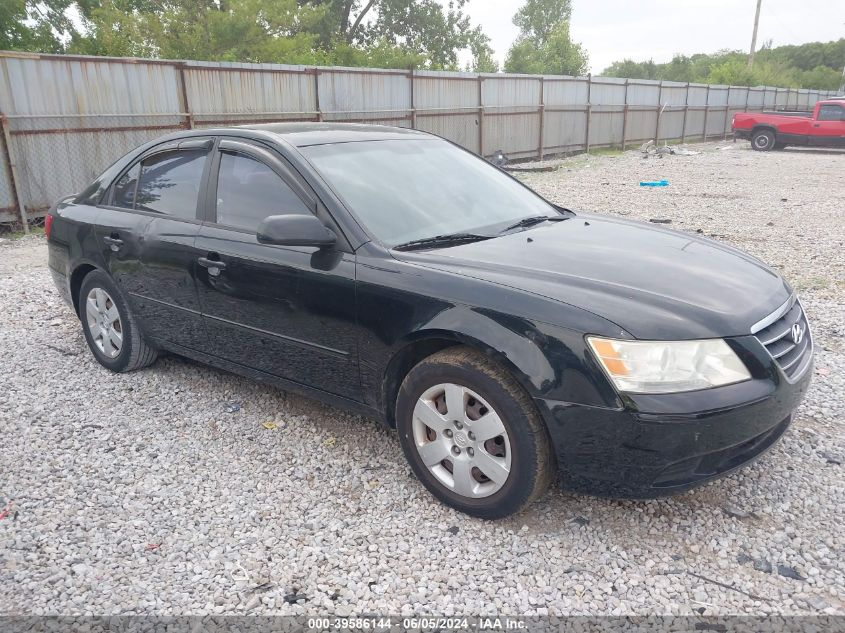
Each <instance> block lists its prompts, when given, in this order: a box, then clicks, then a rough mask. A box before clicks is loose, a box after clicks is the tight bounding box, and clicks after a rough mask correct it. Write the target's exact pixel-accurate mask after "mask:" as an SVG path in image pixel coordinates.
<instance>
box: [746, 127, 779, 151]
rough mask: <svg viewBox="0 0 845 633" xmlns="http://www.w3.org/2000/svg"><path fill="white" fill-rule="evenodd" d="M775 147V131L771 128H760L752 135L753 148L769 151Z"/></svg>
mask: <svg viewBox="0 0 845 633" xmlns="http://www.w3.org/2000/svg"><path fill="white" fill-rule="evenodd" d="M774 147H775V133H774V132H772V131H771V130H758V131H757V132H754V135H753V136H752V137H751V148H752V149H755V150H757V151H758V152H768V151H769V150H771V149H774Z"/></svg>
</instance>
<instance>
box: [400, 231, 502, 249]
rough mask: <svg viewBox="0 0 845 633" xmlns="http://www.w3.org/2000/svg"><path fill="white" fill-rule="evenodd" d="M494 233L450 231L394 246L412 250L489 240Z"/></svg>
mask: <svg viewBox="0 0 845 633" xmlns="http://www.w3.org/2000/svg"><path fill="white" fill-rule="evenodd" d="M491 237H493V236H492V235H479V234H478V233H449V234H447V235H435V236H434V237H423V238H421V239H418V240H411V241H410V242H405V243H404V244H399V245H397V246H394V247H393V248H394V250H397V251H411V250H414V249H417V248H435V247H437V246H454V245H455V244H468V243H469V242H480V241H481V240H489V239H490V238H491Z"/></svg>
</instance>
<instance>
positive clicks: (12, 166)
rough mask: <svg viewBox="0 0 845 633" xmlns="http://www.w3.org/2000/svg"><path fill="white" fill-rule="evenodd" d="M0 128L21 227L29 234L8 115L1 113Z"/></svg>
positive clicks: (10, 183)
mask: <svg viewBox="0 0 845 633" xmlns="http://www.w3.org/2000/svg"><path fill="white" fill-rule="evenodd" d="M0 127H1V128H3V145H4V147H5V148H6V151H5V157H4V158H5V160H6V167H7V168H8V170H7V173H8V174H9V185H10V189H11V190H12V195H14V197H15V201H16V202H17V204H18V212H19V213H20V215H21V226H22V227H23V232H24V233H26V234H29V220H28V219H27V217H26V205H25V204H24V201H23V195H22V194H21V187H20V185H21V179H20V176H19V175H18V165H17V161H16V160H15V158H14V156H15V154H14V149H12V135H11V134H9V119H7V118H6V115H5V114H2V113H0Z"/></svg>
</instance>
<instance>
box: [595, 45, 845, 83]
mask: <svg viewBox="0 0 845 633" xmlns="http://www.w3.org/2000/svg"><path fill="white" fill-rule="evenodd" d="M843 63H845V39H840V40H837V41H833V42H810V43H809V44H801V45H798V46H779V47H777V48H771V45H770V44H767V45H765V46H764V47H763V48H762V49H761V50H760V51H758V52H757V55H756V57H755V60H754V66H753V68H751V69H749V68H748V55H747V53H744V52H742V51H730V50H723V51H718V52H716V53H713V54H710V55H705V54H696V55H692V56H690V57H687V56H685V55H676V56H675V57H674V58H672V61H670V62H668V63H666V64H656V63H654V61H653V60H649V61H646V62H635V61H632V60H630V59H625V60H622V61H619V62H614V63H613V64H611V65H610V66H608V67H607V68H606V69H605V70H604V71H603V72H602V75H605V76H608V77H628V78H630V79H665V80H667V81H689V82H692V83H711V84H730V85H734V86H776V87H782V88H811V89H816V90H836V89H837V88H838V87H839V84H840V82H841V81H842V65H843Z"/></svg>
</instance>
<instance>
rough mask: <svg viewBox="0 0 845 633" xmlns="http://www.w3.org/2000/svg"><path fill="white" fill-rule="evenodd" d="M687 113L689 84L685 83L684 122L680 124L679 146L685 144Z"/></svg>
mask: <svg viewBox="0 0 845 633" xmlns="http://www.w3.org/2000/svg"><path fill="white" fill-rule="evenodd" d="M687 112H689V82H687V94H686V97H684V122H683V123H682V124H681V145H684V144H686V142H687Z"/></svg>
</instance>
